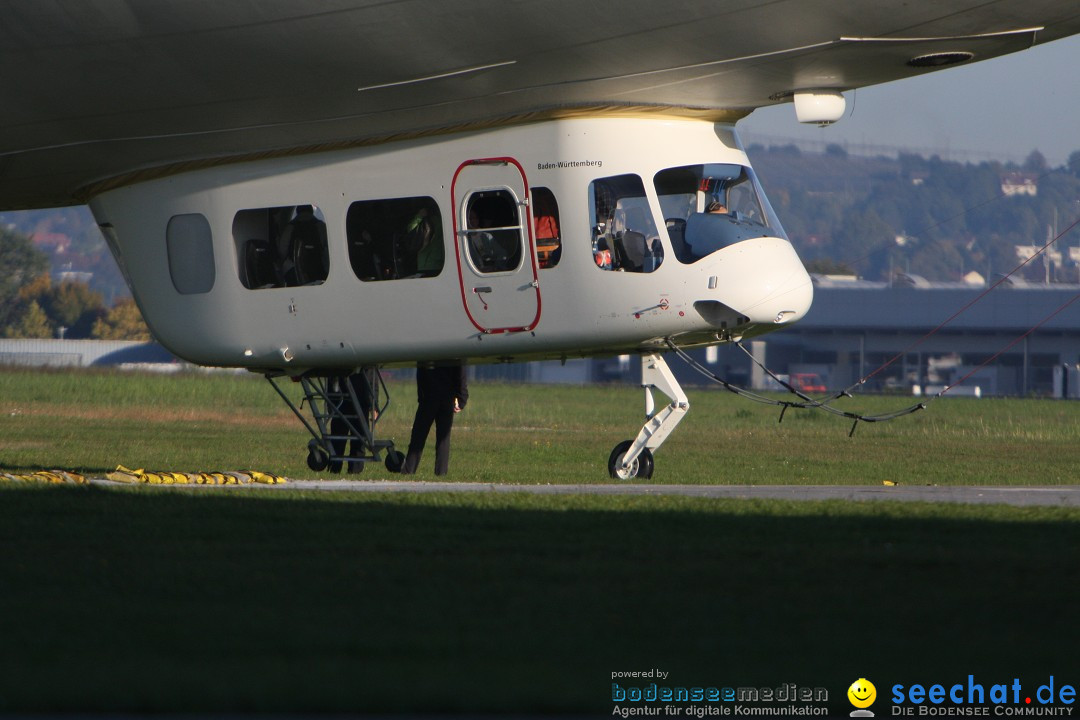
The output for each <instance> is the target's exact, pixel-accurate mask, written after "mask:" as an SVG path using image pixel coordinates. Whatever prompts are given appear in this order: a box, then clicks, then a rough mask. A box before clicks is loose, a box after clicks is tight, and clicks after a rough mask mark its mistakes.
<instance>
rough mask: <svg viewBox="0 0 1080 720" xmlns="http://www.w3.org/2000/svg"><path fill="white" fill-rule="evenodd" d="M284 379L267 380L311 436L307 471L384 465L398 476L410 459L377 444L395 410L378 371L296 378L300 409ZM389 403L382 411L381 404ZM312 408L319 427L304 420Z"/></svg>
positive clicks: (386, 442) (269, 377)
mask: <svg viewBox="0 0 1080 720" xmlns="http://www.w3.org/2000/svg"><path fill="white" fill-rule="evenodd" d="M282 377H284V376H283V375H281V374H271V373H267V375H266V379H267V380H268V381H269V382H270V385H271V387H273V388H274V390H275V391H276V392H277V394H278V395H279V396H281V399H282V400H284V401H285V404H286V405H288V406H289V409H290V410H292V411H293V414H294V415H296V417H298V418H299V419H300V422H302V423H303V424H304V427H305V428H307V431H308V432H309V433H311V440H309V441H308V455H307V465H308V467H309V468H311V469H312V470H314V471H315V472H322V471H323V470H326V469H327V468H329V469H330V471H331V472H340V471H341V470H342V468H344V467H347V468H348V469H349V470H350V472H359V471H361V470H362V469H363V468H364V465H366V464H367V463H369V462H384V459H383V457H382V453H383V451H385V452H386V458H385V464H386V469H387V470H389V471H390V472H398V471H400V470H401V465H402V463H404V461H405V455H404V454H402V453H401V452H400V451H398V450H395V449H394V442H393V441H392V440H376V439H375V426H376V424H377V423H378V420H379V417H380V416H381V415H382V414H383V413H384V412H385V411H386V408H387V407H388V406H389V405H390V399H389V394H388V393H387V391H386V385H385V383H383V380H382V376H381V375H380V374H379V371H378V369H377V368H374V367H371V368H363V369H361V370H360V371H359V372H356V373H331V374H323V375H315V374H307V375H301V376H300V377H299V378H290V379H291V380H292V381H294V382H299V383H300V385H301V386H302V387H303V390H304V399H303V400H302V401H301V402H300V407H297V406H296V403H294V402H293V401H292V399H290V398H289V396H288V395H286V394H285V392H284V391H283V390H282V389H281V387H279V385H278V380H279V379H281V378H282ZM380 397H382V398H385V401H384V402H383V403H382V405H380V404H379V398H380ZM305 403H306V404H307V406H308V410H309V411H310V413H311V419H312V420H313V421H314V424H313V423H312V422H310V421H308V419H307V418H306V417H304V414H303V412H302V411H301V408H303V406H304V404H305Z"/></svg>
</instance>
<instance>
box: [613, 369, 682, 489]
mask: <svg viewBox="0 0 1080 720" xmlns="http://www.w3.org/2000/svg"><path fill="white" fill-rule="evenodd" d="M641 385H642V387H644V388H645V424H644V425H643V426H642V427H641V431H640V432H638V434H637V437H636V438H634V439H633V440H624V441H623V442H621V443H619V444H618V445H616V446H615V448H614V449H613V450H612V451H611V456H610V457H609V458H608V474H610V475H611V477H613V478H614V479H616V480H631V479H635V478H641V479H643V480H648V479H649V478H651V477H652V474H653V454H654V453H655V452H656V451H657V450H658V449H659V448H660V446H661V445H662V444H663V443H664V440H666V439H667V436H668V435H670V434H671V431H672V430H674V429H675V426H676V425H678V424H679V422H680V421H681V420H682V419H683V416H684V415H686V411H687V410H689V409H690V401H689V400H688V399H687V397H686V394H685V393H684V392H683V390H682V387H681V386H680V385H679V381H678V380H676V379H675V375H674V374H673V373H672V372H671V368H669V367H668V364H667V362H666V361H665V360H664V358H663V356H662V355H660V354H658V353H652V354H649V355H643V356H642V357H641ZM653 390H659V391H660V392H662V393H663V394H664V395H667V397H668V398H669V399H670V400H671V402H670V403H669V404H668V405H667V406H665V407H664V408H662V409H661V410H659V411H657V410H656V401H655V400H654V398H653Z"/></svg>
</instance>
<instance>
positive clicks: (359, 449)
mask: <svg viewBox="0 0 1080 720" xmlns="http://www.w3.org/2000/svg"><path fill="white" fill-rule="evenodd" d="M376 382H377V380H376V374H375V368H374V367H366V368H363V369H361V370H360V371H359V372H355V373H353V374H352V375H349V376H348V377H347V378H340V377H338V378H330V381H329V383H330V386H329V388H328V390H329V391H330V392H332V393H347V392H348V389H347V388H345V387H342V386H341V384H342V383H348V384H349V385H351V386H352V391H353V394H355V395H356V399H357V400H358V401H359V406H354V405H353V403H352V399H351V398H347V399H346V400H345V402H344V403H343V404H342V407H341V410H342V413H343V414H344V415H345V417H347V418H348V420H346V419H345V418H344V417H339V416H334V417H332V418H331V419H330V433H331V434H332V435H345V434H348V433H349V423H350V422H351V423H352V425H353V427H354V428H356V430H357V431H358V432H363V426H364V423H370V422H371V420H372V419H373V417H372V416H373V413H372V405H373V403H374V400H375V399H376V398H375V392H376V388H377V385H376ZM361 417H363V418H364V423H361V422H360V418H361ZM331 442H332V444H333V446H334V454H335V455H342V454H344V452H345V443H346V442H349V456H350V457H362V456H364V455H365V454H366V452H367V450H368V447H367V443H366V442H364V440H363V439H362V438H359V437H354V438H353V439H352V440H351V441H346V440H333V441H331ZM328 469H329V470H330V472H332V473H338V472H341V461H333V462H331V463H330V465H329V468H328ZM348 470H349V472H350V473H359V472H363V471H364V463H362V462H361V461H359V460H355V461H354V460H350V461H349V465H348Z"/></svg>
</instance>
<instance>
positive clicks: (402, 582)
mask: <svg viewBox="0 0 1080 720" xmlns="http://www.w3.org/2000/svg"><path fill="white" fill-rule="evenodd" d="M395 390H396V392H397V395H396V400H395V404H394V405H393V406H392V407H391V410H390V411H389V412H388V413H387V414H386V416H385V418H384V419H383V426H384V429H385V430H386V431H387V432H388V433H389V435H391V436H393V437H395V438H398V439H399V440H400V439H403V438H405V437H407V434H408V428H409V423H410V421H411V415H412V411H413V408H414V396H413V389H412V387H411V386H410V385H409V384H407V383H406V384H404V385H398V386H397V387H396V388H395ZM691 402H692V404H693V409H692V411H691V414H690V416H689V417H688V418H687V419H686V420H685V421H684V422H683V424H682V425H681V426H680V427H679V429H678V430H677V431H676V433H675V435H674V436H673V437H672V439H671V440H670V441H669V442H668V444H666V445H665V446H664V448H663V449H662V450H661V452H660V453H659V454H658V456H657V474H656V478H655V481H656V482H661V483H717V482H720V483H724V482H728V483H745V482H754V483H800V482H801V483H870V484H880V483H881V482H882V480H886V479H888V480H893V481H896V482H905V483H927V482H930V483H941V484H946V483H993V484H1000V483H1040V484H1042V483H1071V482H1074V481H1075V479H1076V468H1077V467H1080V457H1078V452H1080V451H1078V449H1077V448H1078V447H1080V443H1077V440H1078V437H1077V435H1078V432H1080V431H1078V426H1080V423H1078V422H1077V421H1078V420H1080V411H1078V407H1080V405H1078V404H1074V403H1064V402H1054V401H1038V400H965V399H943V400H941V401H938V402H936V403H934V404H933V405H932V406H931V408H930V409H929V410H927V411H924V412H921V413H918V414H916V415H914V416H911V417H909V418H905V419H901V420H898V421H896V422H893V423H888V424H875V425H867V426H862V427H860V428H859V431H858V432H857V433H856V435H855V437H854V438H849V437H848V436H847V433H848V430H849V425H848V423H845V422H843V421H839V420H835V419H833V418H830V417H827V416H823V415H815V414H811V413H809V412H799V413H795V412H794V411H789V412H788V413H787V417H786V418H785V420H784V422H783V424H781V425H777V423H776V418H777V415H778V413H777V412H776V411H774V410H772V409H770V408H764V407H758V406H756V405H747V404H745V403H744V402H743V401H741V400H739V399H738V398H735V397H734V396H731V395H729V394H727V393H722V392H714V391H698V392H695V393H692V394H691ZM849 402H851V403H852V404H853V405H858V406H859V407H865V408H867V409H868V410H870V411H872V412H879V411H881V410H884V409H892V408H896V407H898V406H899V405H902V404H903V403H904V402H905V399H903V398H891V399H890V398H865V399H857V400H855V401H849ZM640 415H641V391H640V389H637V388H624V387H590V388H565V387H552V388H547V387H545V388H537V387H527V386H526V387H513V386H503V385H485V384H479V383H478V384H475V386H474V388H473V397H472V399H471V401H470V405H469V408H468V409H467V410H466V412H465V414H463V415H462V416H461V418H460V420H461V422H460V423H459V426H458V427H457V428H456V429H455V435H454V453H455V454H454V460H453V463H452V466H451V476H450V478H451V479H455V480H483V481H499V482H510V483H544V482H557V483H568V482H575V483H576V482H583V481H590V482H607V481H608V480H607V474H606V468H605V463H606V458H607V453H608V451H609V449H610V447H611V446H612V445H614V444H615V443H616V442H617V441H619V440H622V439H624V438H627V437H630V436H632V434H633V432H634V430H635V423H638V424H639V423H640ZM305 443H306V437H305V436H304V434H303V431H302V429H301V428H300V426H299V424H298V423H297V422H296V420H295V419H294V418H293V417H292V415H291V414H289V413H288V412H287V411H286V410H284V409H283V408H281V407H280V400H279V399H278V398H277V397H276V396H275V395H274V394H273V392H272V391H271V390H270V389H269V388H267V387H265V383H264V382H263V381H262V380H260V379H257V378H251V377H246V376H231V375H216V374H215V375H202V374H191V375H180V376H175V377H153V376H137V375H119V374H113V373H98V372H90V373H87V372H60V373H40V372H38V373H34V372H24V371H2V372H0V469H3V470H6V471H32V470H38V469H43V468H63V469H72V470H81V471H84V472H87V473H92V474H102V473H104V472H105V471H107V470H111V469H112V468H113V467H115V465H117V464H124V465H127V466H129V467H147V468H151V469H163V470H187V471H196V470H215V469H222V470H233V469H244V468H248V467H254V468H258V469H262V470H266V471H270V472H275V473H281V474H285V475H290V476H293V477H311V476H312V475H313V473H311V472H310V471H308V470H307V468H306V466H305V465H304V450H303V448H304V445H305ZM432 460H433V458H431V457H430V456H428V457H426V458H425V463H424V468H423V473H421V475H420V476H419V477H420V479H424V478H425V477H426V478H431V477H432V475H431V468H430V463H431V462H432ZM363 477H365V478H371V477H376V478H387V477H392V476H390V475H388V474H387V473H386V472H385V471H382V470H380V469H376V468H374V467H372V468H369V469H368V472H366V473H365V475H364V476H363ZM0 549H2V552H0V638H2V640H3V642H0V714H5V713H22V712H34V713H39V712H56V713H63V712H80V713H82V712H100V713H118V712H133V713H141V712H154V713H158V712H167V713H178V712H195V713H209V714H213V713H219V712H228V713H242V712H259V713H270V712H298V713H315V712H334V713H357V712H439V711H451V712H455V711H456V712H491V713H520V714H529V713H546V712H559V713H562V712H567V713H579V712H590V713H591V712H596V713H599V714H604V715H610V714H611V711H612V703H611V695H610V692H611V674H612V673H614V672H620V671H636V670H646V669H649V668H653V667H658V668H662V669H664V670H665V671H666V672H669V673H671V675H670V676H669V677H670V681H671V682H672V684H682V685H699V686H710V685H715V686H727V685H730V686H742V685H747V686H755V687H776V686H779V685H781V684H784V683H796V684H798V685H799V686H801V687H824V688H827V689H828V691H829V693H830V702H829V707H830V710H832V711H833V712H834V713H836V714H841V715H846V714H847V713H848V712H849V711H850V710H851V708H850V707H849V706H848V705H847V703H846V700H845V699H844V692H845V690H846V688H847V686H848V685H850V684H851V682H852V681H854V680H855V679H856V678H860V677H866V678H868V679H870V680H872V681H873V682H875V683H876V684H877V687H878V693H879V696H887V695H888V688H890V687H891V685H892V684H893V683H905V684H911V683H926V684H927V685H929V684H931V683H934V682H946V683H948V682H959V681H962V680H965V679H966V677H967V676H968V675H969V674H975V675H976V676H978V677H979V678H980V679H983V678H985V680H984V682H986V683H987V684H988V685H989V684H991V683H996V682H1011V680H1012V678H1019V679H1020V680H1021V681H1022V682H1023V683H1024V684H1025V686H1031V687H1034V686H1035V685H1037V684H1039V683H1043V682H1045V681H1046V679H1047V678H1048V677H1049V676H1050V675H1054V676H1055V677H1056V678H1057V679H1058V681H1059V682H1071V683H1072V684H1073V685H1076V684H1080V682H1078V681H1080V665H1078V663H1077V660H1076V653H1075V648H1076V647H1077V646H1078V645H1080V632H1078V630H1077V623H1076V621H1075V611H1074V609H1073V608H1074V605H1075V602H1076V594H1077V583H1076V580H1075V578H1074V575H1075V568H1076V567H1080V509H1076V508H1047V507H1038V508H1013V507H1004V506H964V505H952V504H949V505H932V504H919V503H910V504H909V503H904V504H893V503H855V502H839V501H836V502H804V503H791V502H784V501H739V500H708V499H700V498H682V497H655V496H653V497H600V496H574V495H572V496H537V495H532V494H526V493H521V494H508V495H503V494H479V493H462V494H457V493H455V494H439V493H434V494H385V495H382V494H379V495H376V494H366V493H364V494H352V493H322V494H320V493H314V492H306V491H292V492H287V493H282V492H277V491H272V490H259V489H252V490H245V491H243V492H242V493H237V492H231V491H223V492H205V491H201V492H192V491H186V490H183V489H168V490H163V489H161V488H148V487H117V488H104V487H73V486H66V487H55V486H42V485H33V486H30V485H25V484H18V483H0ZM879 702H880V701H879ZM874 709H875V710H877V711H878V714H879V716H881V715H882V714H885V713H888V708H887V707H886V706H875V708H874Z"/></svg>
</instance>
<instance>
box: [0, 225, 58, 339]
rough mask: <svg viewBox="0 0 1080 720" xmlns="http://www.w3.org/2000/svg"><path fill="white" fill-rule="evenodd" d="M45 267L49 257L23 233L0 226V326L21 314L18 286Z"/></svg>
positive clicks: (44, 271)
mask: <svg viewBox="0 0 1080 720" xmlns="http://www.w3.org/2000/svg"><path fill="white" fill-rule="evenodd" d="M48 270H49V258H48V256H46V255H45V253H43V252H41V251H40V250H38V249H37V248H36V247H34V243H33V242H31V241H30V238H28V237H27V236H25V235H23V234H21V233H17V232H14V231H12V230H8V229H5V228H0V328H6V327H7V326H8V325H10V324H11V323H12V322H15V321H16V319H17V318H18V317H20V316H21V314H22V311H23V310H24V308H23V307H22V306H21V303H19V302H18V294H19V288H21V287H22V286H23V285H25V284H26V283H27V282H29V281H30V280H31V279H32V278H36V277H38V276H40V275H42V274H44V273H47V272H48Z"/></svg>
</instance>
